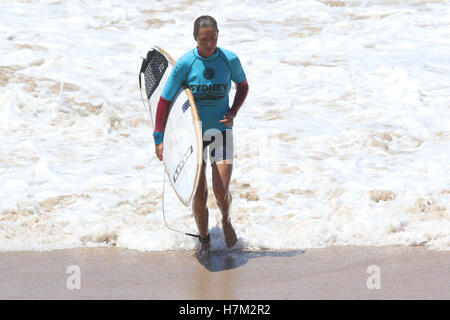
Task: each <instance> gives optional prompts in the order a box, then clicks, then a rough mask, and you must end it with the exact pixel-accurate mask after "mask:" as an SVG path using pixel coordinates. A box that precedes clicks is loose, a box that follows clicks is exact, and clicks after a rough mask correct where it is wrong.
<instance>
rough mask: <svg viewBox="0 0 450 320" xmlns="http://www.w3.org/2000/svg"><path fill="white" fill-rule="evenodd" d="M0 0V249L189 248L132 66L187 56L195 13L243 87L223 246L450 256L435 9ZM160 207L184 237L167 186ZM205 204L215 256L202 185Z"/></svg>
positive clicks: (449, 58)
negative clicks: (228, 235) (234, 60)
mask: <svg viewBox="0 0 450 320" xmlns="http://www.w3.org/2000/svg"><path fill="white" fill-rule="evenodd" d="M0 5H1V10H0V110H1V116H0V141H1V143H0V251H11V250H52V249H62V248H74V247H105V246H106V247H109V246H112V247H114V246H115V247H120V248H128V249H136V250H141V251H161V250H191V249H194V248H196V247H197V246H198V244H197V242H198V241H197V240H196V239H195V238H191V237H187V236H184V235H182V234H180V233H177V232H173V231H170V230H169V229H168V228H166V226H165V224H164V219H163V207H162V199H163V181H164V171H163V166H162V163H161V162H159V161H158V160H157V159H156V157H155V155H154V144H153V139H152V128H151V122H150V116H149V113H148V111H147V110H146V108H145V105H144V104H143V103H142V100H141V96H140V92H139V85H138V73H139V69H140V64H141V61H142V59H141V57H145V55H146V53H147V51H148V50H150V48H151V47H152V46H154V45H157V46H160V47H162V48H164V49H166V50H167V51H168V52H169V53H170V54H171V55H172V56H173V57H174V58H175V59H177V58H179V57H180V56H181V55H182V54H183V53H185V52H186V51H188V50H190V49H192V48H194V47H195V41H194V39H193V36H192V27H193V22H194V20H195V19H196V18H197V17H198V16H200V15H203V14H209V15H211V16H213V17H215V18H216V20H217V21H218V24H219V30H220V33H219V43H218V46H219V47H223V48H226V49H228V50H231V51H233V52H235V53H236V54H238V56H239V57H240V59H241V62H242V65H243V67H244V70H245V72H246V74H247V79H248V82H249V85H250V91H249V95H248V97H247V100H246V102H245V104H244V106H243V107H242V108H241V110H240V111H239V114H238V116H237V118H236V119H235V123H234V128H233V130H234V137H235V159H234V160H235V166H234V171H233V178H232V184H231V187H230V190H231V193H232V195H233V205H232V213H231V216H232V221H233V224H234V226H235V229H236V233H237V235H238V238H239V243H238V245H237V247H238V248H241V249H249V250H265V249H272V250H283V249H300V248H320V247H329V246H341V245H356V246H385V245H403V246H417V245H421V246H426V247H428V248H429V249H433V250H450V77H449V74H450V1H444V0H443V1H424V0H410V1H400V0H398V1H394V0H379V1H376V0H368V1H363V0H348V1H328V0H322V1H313V0H305V1H296V0H295V1H294V0H292V1H288V0H284V1H283V0H277V1H256V0H255V1H252V0H239V1H234V0H220V1H219V0H214V1H200V0H199V1H195V0H186V1H180V0H170V1H169V0H164V1H142V0H141V1H138V0H136V1H132V0H130V1H119V0H117V1H115V0H114V1H112V0H100V1H95V2H94V1H83V0H73V1H72V0H70V1H69V0H67V1H64V0H59V1H58V0H35V1H19V0H9V1H8V0H6V1H5V0H0ZM233 94H234V92H233V91H232V92H231V93H230V95H231V100H232V95H233ZM210 179H211V174H210V171H208V180H209V185H210V186H211V180H210ZM164 204H165V206H164V213H165V217H166V220H167V223H168V224H169V226H170V227H172V228H174V229H177V230H181V231H184V232H192V233H196V232H197V230H196V226H195V222H194V219H193V216H192V212H191V210H190V208H187V207H184V206H183V205H182V204H181V203H180V202H179V200H178V199H177V197H176V195H175V193H174V192H173V190H172V189H171V188H170V187H168V186H166V189H165V193H164ZM208 205H209V208H210V229H211V237H212V248H213V250H222V249H224V248H225V243H224V239H223V234H222V231H221V224H220V221H221V215H220V212H219V210H218V208H217V205H216V203H215V199H214V196H213V192H212V190H211V189H210V192H209V200H208Z"/></svg>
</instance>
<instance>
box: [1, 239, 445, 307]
mask: <svg viewBox="0 0 450 320" xmlns="http://www.w3.org/2000/svg"><path fill="white" fill-rule="evenodd" d="M0 265H1V274H0V299H3V300H5V299H19V300H20V299H27V300H28V299H29V300H33V299H44V300H46V299H73V300H77V299H100V300H115V299H125V300H141V299H145V300H257V299H259V300H261V299H262V300H269V299H270V300H285V299H292V300H302V299H327V300H328V299H450V273H449V272H448V270H450V252H449V251H434V250H429V249H427V248H425V247H403V246H389V247H355V246H348V247H328V248H323V249H302V250H282V251H240V250H232V251H229V250H224V251H216V252H211V253H210V254H209V255H208V256H200V255H198V254H195V252H194V251H160V252H159V251H153V252H141V251H135V250H129V249H120V248H75V249H60V250H53V251H11V252H0ZM369 287H372V288H371V289H369Z"/></svg>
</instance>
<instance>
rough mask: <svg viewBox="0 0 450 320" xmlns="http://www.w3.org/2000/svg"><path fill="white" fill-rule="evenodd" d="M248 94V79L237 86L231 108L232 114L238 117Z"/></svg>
mask: <svg viewBox="0 0 450 320" xmlns="http://www.w3.org/2000/svg"><path fill="white" fill-rule="evenodd" d="M247 94H248V82H247V79H244V80H243V81H241V82H239V83H238V84H236V94H235V95H234V101H233V105H232V106H231V109H230V112H231V113H232V114H233V116H234V117H236V115H237V112H238V111H239V109H240V108H241V107H242V105H243V104H244V101H245V98H247Z"/></svg>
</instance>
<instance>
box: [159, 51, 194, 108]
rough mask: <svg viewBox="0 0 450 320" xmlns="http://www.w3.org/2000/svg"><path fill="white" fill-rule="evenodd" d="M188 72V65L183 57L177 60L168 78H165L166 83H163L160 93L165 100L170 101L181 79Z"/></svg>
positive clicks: (183, 78) (182, 79) (184, 77)
mask: <svg viewBox="0 0 450 320" xmlns="http://www.w3.org/2000/svg"><path fill="white" fill-rule="evenodd" d="M187 72H188V67H187V65H186V63H185V61H184V59H180V60H178V61H177V62H176V63H175V65H174V67H173V69H172V72H171V73H170V76H169V78H168V79H167V82H166V84H165V85H164V89H163V91H162V93H161V97H163V98H164V99H166V100H169V101H172V100H173V98H174V97H175V95H176V94H177V92H178V89H179V88H180V86H181V84H182V83H183V81H184V80H185V79H186V76H187Z"/></svg>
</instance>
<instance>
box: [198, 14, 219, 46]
mask: <svg viewBox="0 0 450 320" xmlns="http://www.w3.org/2000/svg"><path fill="white" fill-rule="evenodd" d="M204 27H213V28H216V31H217V32H219V28H218V27H217V21H216V20H215V19H214V18H213V17H211V16H201V17H198V18H197V19H196V20H195V22H194V39H195V40H197V37H198V30H199V29H200V28H204Z"/></svg>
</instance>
